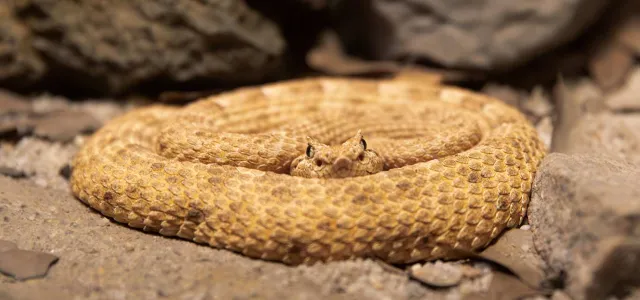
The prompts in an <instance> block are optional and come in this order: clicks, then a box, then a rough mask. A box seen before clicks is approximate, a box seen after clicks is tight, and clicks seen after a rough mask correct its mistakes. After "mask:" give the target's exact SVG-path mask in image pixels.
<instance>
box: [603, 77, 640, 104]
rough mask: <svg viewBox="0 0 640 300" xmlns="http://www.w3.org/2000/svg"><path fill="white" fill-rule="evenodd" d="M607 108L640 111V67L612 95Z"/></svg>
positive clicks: (609, 97)
mask: <svg viewBox="0 0 640 300" xmlns="http://www.w3.org/2000/svg"><path fill="white" fill-rule="evenodd" d="M606 103H607V106H608V107H609V108H611V109H613V110H616V111H625V110H633V111H640V67H639V68H636V69H635V70H633V71H632V72H631V75H630V76H629V78H628V79H627V80H626V82H625V84H624V85H623V86H622V87H621V88H620V89H619V90H617V91H615V92H613V93H611V94H610V95H609V96H608V99H607V102H606Z"/></svg>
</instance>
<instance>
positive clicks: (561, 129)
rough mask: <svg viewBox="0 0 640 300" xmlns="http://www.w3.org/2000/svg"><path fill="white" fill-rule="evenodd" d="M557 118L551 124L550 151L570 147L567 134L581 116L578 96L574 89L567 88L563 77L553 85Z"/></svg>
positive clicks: (559, 150) (568, 134)
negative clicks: (552, 128)
mask: <svg viewBox="0 0 640 300" xmlns="http://www.w3.org/2000/svg"><path fill="white" fill-rule="evenodd" d="M553 94H554V95H553V97H554V98H555V101H554V102H555V103H557V105H556V115H557V119H556V122H555V124H553V127H554V130H553V136H552V138H551V152H565V151H566V150H567V149H570V148H571V145H570V144H569V143H570V141H569V136H570V135H571V132H572V129H573V128H574V127H575V126H576V124H578V122H579V121H580V119H581V118H582V116H583V112H582V108H581V103H580V97H578V95H576V92H575V91H574V90H570V89H569V88H567V85H566V84H565V82H564V79H562V78H559V79H558V83H557V84H556V86H555V87H554V90H553Z"/></svg>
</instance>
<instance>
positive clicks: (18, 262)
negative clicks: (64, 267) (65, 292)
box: [0, 248, 58, 280]
mask: <svg viewBox="0 0 640 300" xmlns="http://www.w3.org/2000/svg"><path fill="white" fill-rule="evenodd" d="M57 260H58V257H57V256H55V255H52V254H49V253H44V252H37V251H28V250H21V249H17V248H13V249H9V250H6V251H2V252H0V272H1V273H5V274H7V275H9V276H11V277H13V278H15V279H18V280H26V279H32V278H38V277H43V276H45V275H46V274H47V272H48V271H49V267H50V266H51V265H52V264H53V263H55V262H56V261H57Z"/></svg>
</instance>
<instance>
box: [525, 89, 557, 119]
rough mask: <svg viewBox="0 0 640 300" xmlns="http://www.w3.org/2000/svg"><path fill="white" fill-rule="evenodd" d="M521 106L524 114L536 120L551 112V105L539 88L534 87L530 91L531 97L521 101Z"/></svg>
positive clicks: (542, 90)
mask: <svg viewBox="0 0 640 300" xmlns="http://www.w3.org/2000/svg"><path fill="white" fill-rule="evenodd" d="M521 106H522V109H523V110H524V111H525V112H528V113H529V114H531V115H533V116H535V117H537V118H542V117H546V116H548V115H550V114H551V112H552V111H553V105H552V104H551V102H550V101H549V98H548V96H547V95H546V94H545V92H544V89H543V88H542V87H540V86H536V87H535V88H534V89H533V91H531V95H530V96H529V97H527V98H526V99H524V101H522V104H521Z"/></svg>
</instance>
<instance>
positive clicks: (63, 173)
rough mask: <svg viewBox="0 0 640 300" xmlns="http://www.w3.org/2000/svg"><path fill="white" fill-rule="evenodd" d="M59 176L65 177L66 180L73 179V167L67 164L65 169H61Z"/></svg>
mask: <svg viewBox="0 0 640 300" xmlns="http://www.w3.org/2000/svg"><path fill="white" fill-rule="evenodd" d="M58 174H60V176H62V177H64V178H65V179H69V178H71V165H70V164H65V165H64V167H62V168H60V171H59V172H58Z"/></svg>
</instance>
